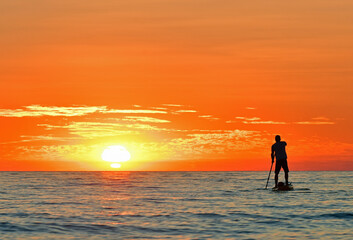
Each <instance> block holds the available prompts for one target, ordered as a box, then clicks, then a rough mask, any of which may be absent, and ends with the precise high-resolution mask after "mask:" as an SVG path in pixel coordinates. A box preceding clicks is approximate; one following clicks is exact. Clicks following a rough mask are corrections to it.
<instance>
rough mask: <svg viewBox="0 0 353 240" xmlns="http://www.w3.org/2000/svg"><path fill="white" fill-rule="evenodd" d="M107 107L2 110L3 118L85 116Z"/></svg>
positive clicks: (28, 107)
mask: <svg viewBox="0 0 353 240" xmlns="http://www.w3.org/2000/svg"><path fill="white" fill-rule="evenodd" d="M106 108H107V107H106V106H74V107H57V106H50V107H44V106H40V105H31V106H26V107H24V108H23V109H0V116H2V117H41V116H63V117H73V116H84V115H87V114H90V113H95V112H100V111H105V110H106Z"/></svg>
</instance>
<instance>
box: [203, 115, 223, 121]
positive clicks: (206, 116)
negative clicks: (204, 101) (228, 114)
mask: <svg viewBox="0 0 353 240" xmlns="http://www.w3.org/2000/svg"><path fill="white" fill-rule="evenodd" d="M198 117H199V118H204V119H208V120H211V121H215V120H219V118H217V117H213V115H200V116H198Z"/></svg>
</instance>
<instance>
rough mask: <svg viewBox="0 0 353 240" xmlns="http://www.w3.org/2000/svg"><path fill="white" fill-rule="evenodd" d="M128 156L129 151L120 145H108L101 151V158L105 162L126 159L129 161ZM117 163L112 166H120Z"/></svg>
mask: <svg viewBox="0 0 353 240" xmlns="http://www.w3.org/2000/svg"><path fill="white" fill-rule="evenodd" d="M130 158H131V155H130V153H129V151H128V150H126V148H124V147H123V146H120V145H115V146H109V147H107V148H106V149H105V150H104V151H103V153H102V159H103V160H104V161H107V162H113V163H118V162H126V161H129V160H130ZM112 165H113V164H112ZM118 165H120V164H117V165H114V168H119V167H120V166H118ZM112 167H113V166H112Z"/></svg>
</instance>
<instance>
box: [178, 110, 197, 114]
mask: <svg viewBox="0 0 353 240" xmlns="http://www.w3.org/2000/svg"><path fill="white" fill-rule="evenodd" d="M175 112H177V113H196V112H197V111H196V110H178V111H175Z"/></svg>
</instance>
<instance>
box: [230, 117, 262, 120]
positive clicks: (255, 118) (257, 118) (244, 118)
mask: <svg viewBox="0 0 353 240" xmlns="http://www.w3.org/2000/svg"><path fill="white" fill-rule="evenodd" d="M235 118H236V119H242V120H245V121H257V120H260V119H261V118H259V117H253V118H246V117H235Z"/></svg>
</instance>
